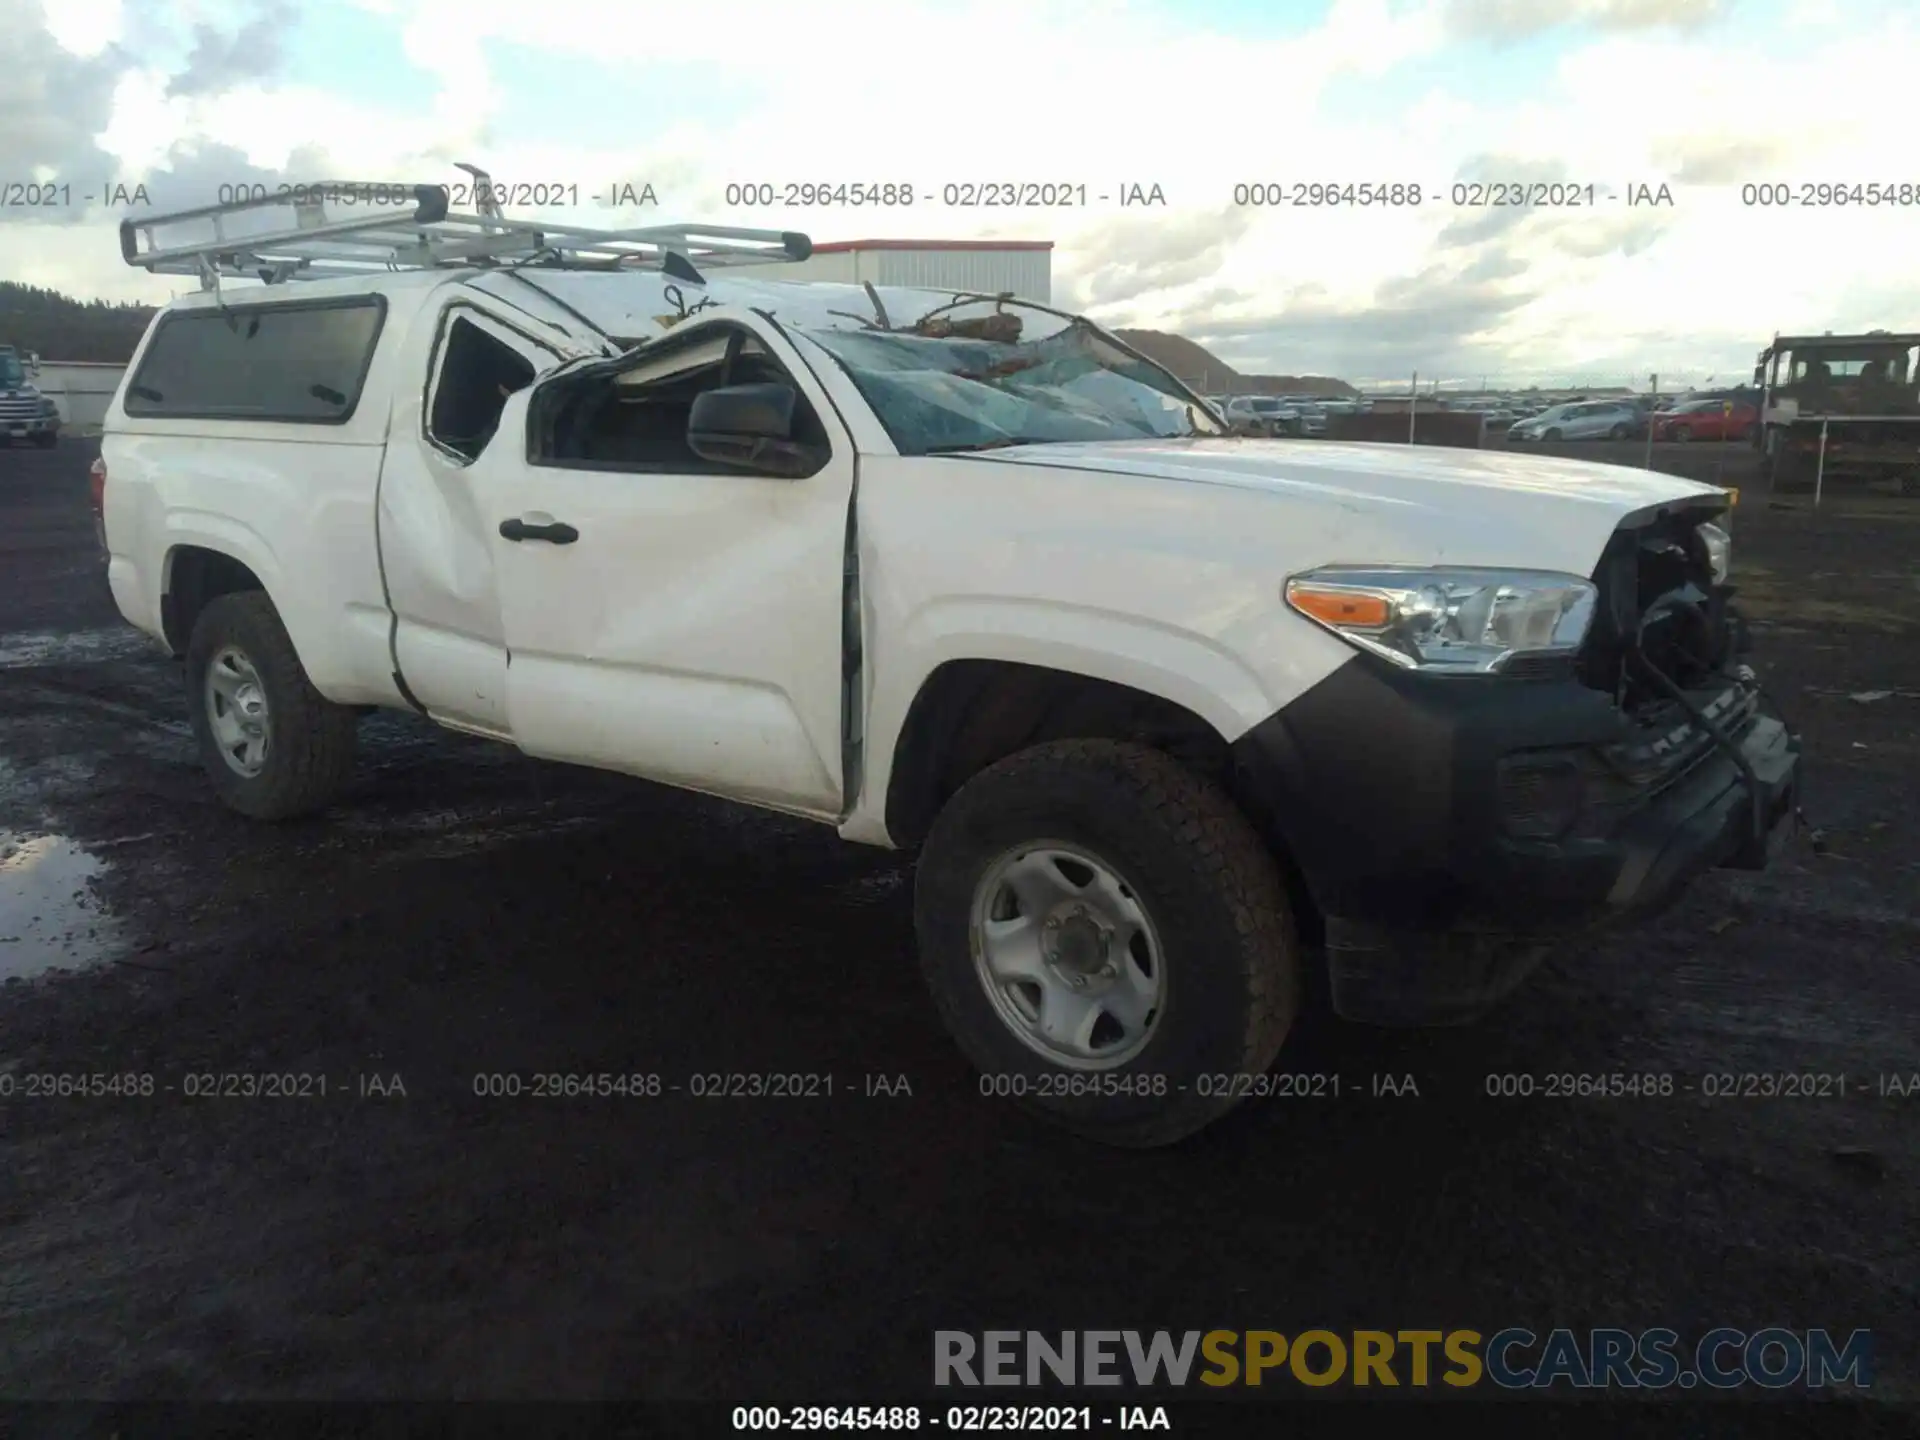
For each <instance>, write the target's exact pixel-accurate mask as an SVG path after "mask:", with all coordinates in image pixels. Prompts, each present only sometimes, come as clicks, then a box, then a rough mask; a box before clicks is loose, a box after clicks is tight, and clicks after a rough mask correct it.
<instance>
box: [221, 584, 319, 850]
mask: <svg viewBox="0 0 1920 1440" xmlns="http://www.w3.org/2000/svg"><path fill="white" fill-rule="evenodd" d="M186 671H187V677H186V678H187V705H188V708H189V711H190V712H191V714H192V716H193V733H194V738H195V739H196V740H197V741H198V742H199V745H200V761H201V764H202V765H204V766H205V767H206V771H207V775H208V776H209V778H211V779H212V781H213V788H214V790H215V791H216V792H218V794H219V796H220V798H221V799H222V800H223V801H225V802H226V803H227V805H229V806H230V807H232V808H233V809H235V810H237V811H239V812H240V813H241V814H242V815H250V816H252V817H253V818H254V819H256V820H285V819H290V818H292V817H293V816H296V815H307V814H311V813H312V812H314V811H316V810H321V809H324V808H325V807H326V806H327V805H328V804H329V803H330V802H331V801H332V800H333V798H334V797H335V796H336V795H338V794H339V793H340V791H341V790H342V789H343V788H345V786H346V784H347V782H348V780H349V779H350V778H351V777H352V774H353V743H354V729H355V724H356V718H355V715H354V712H353V711H352V710H350V709H348V708H347V707H346V706H343V705H335V704H333V703H332V702H331V701H329V700H327V699H326V698H324V697H323V696H322V695H321V694H320V692H319V691H317V690H315V689H314V688H313V682H312V681H310V680H308V679H307V672H306V671H305V670H304V669H302V668H301V665H300V657H299V655H298V654H296V653H295V652H294V648H293V641H292V640H291V639H289V638H288V636H287V631H286V627H285V626H284V625H282V624H281V623H280V616H279V615H278V614H277V613H276V612H275V611H274V608H273V602H272V601H270V600H269V599H267V597H266V595H265V593H264V592H262V591H259V590H246V591H241V592H238V593H236V594H231V595H222V596H219V597H218V598H216V599H215V600H213V601H212V602H211V603H209V604H208V606H207V608H206V609H205V610H203V611H201V612H200V618H199V620H198V621H197V622H196V623H195V625H194V627H193V638H192V639H191V640H190V641H188V643H187V664H186Z"/></svg>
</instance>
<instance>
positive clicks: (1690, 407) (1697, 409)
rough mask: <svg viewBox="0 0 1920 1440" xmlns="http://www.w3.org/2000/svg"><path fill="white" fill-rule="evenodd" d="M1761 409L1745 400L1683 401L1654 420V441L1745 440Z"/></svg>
mask: <svg viewBox="0 0 1920 1440" xmlns="http://www.w3.org/2000/svg"><path fill="white" fill-rule="evenodd" d="M1759 421H1760V412H1759V410H1757V409H1756V408H1755V407H1754V406H1753V405H1752V404H1750V403H1749V402H1747V401H1744V400H1683V401H1681V402H1679V403H1678V404H1676V405H1675V406H1674V407H1673V408H1672V409H1671V410H1667V411H1664V412H1662V413H1661V414H1660V415H1658V416H1657V417H1655V419H1654V422H1653V438H1654V439H1656V440H1677V441H1684V440H1745V439H1747V438H1748V437H1749V436H1751V435H1752V434H1753V427H1754V426H1755V425H1756V424H1758V423H1759Z"/></svg>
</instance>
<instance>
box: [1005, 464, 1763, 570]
mask: <svg viewBox="0 0 1920 1440" xmlns="http://www.w3.org/2000/svg"><path fill="white" fill-rule="evenodd" d="M978 458H980V459H982V460H994V461H1000V462H1006V463H1012V464H1017V465H1032V466H1035V467H1049V468H1053V467H1059V468H1065V469H1071V470H1091V471H1100V472H1105V473H1109V474H1119V475H1128V476H1137V477H1140V478H1142V479H1158V480H1165V481H1172V482H1175V483H1178V484H1182V485H1214V486H1229V487H1233V488H1234V489H1237V490H1244V491H1256V492H1264V493H1268V494H1272V495H1274V496H1275V497H1277V498H1280V499H1283V500H1290V501H1292V502H1294V504H1295V506H1296V508H1297V510H1298V514H1299V519H1300V521H1301V528H1302V529H1305V528H1309V514H1310V513H1311V514H1312V515H1314V516H1315V517H1317V518H1316V519H1314V520H1313V521H1312V523H1311V527H1310V528H1314V529H1318V530H1319V531H1321V532H1322V534H1323V535H1325V536H1326V537H1327V539H1328V540H1329V541H1333V540H1336V539H1338V540H1341V541H1342V542H1343V543H1342V546H1341V548H1342V549H1343V550H1344V549H1347V548H1351V549H1352V550H1353V552H1354V553H1352V554H1347V555H1341V556H1333V555H1328V556H1326V557H1325V558H1326V559H1327V560H1329V561H1331V560H1333V559H1336V558H1340V559H1350V560H1356V561H1366V562H1377V563H1382V564H1461V565H1503V566H1551V567H1554V568H1557V569H1561V570H1565V571H1567V572H1569V573H1575V574H1587V573H1589V572H1590V570H1591V568H1592V566H1593V565H1594V564H1596V563H1597V562H1598V560H1599V555H1600V551H1601V549H1602V548H1603V547H1604V546H1605V544H1606V541H1607V538H1608V537H1609V536H1610V535H1611V534H1612V533H1613V531H1614V530H1615V528H1616V527H1618V526H1619V525H1620V523H1621V522H1622V521H1623V520H1626V519H1627V518H1628V517H1629V516H1636V515H1639V514H1641V513H1643V512H1648V511H1652V510H1656V509H1659V508H1664V507H1666V506H1670V505H1673V504H1676V503H1678V504H1682V505H1686V506H1688V507H1689V508H1692V507H1693V506H1700V507H1702V513H1703V518H1704V516H1705V514H1707V513H1711V511H1712V509H1714V508H1715V507H1716V506H1723V505H1724V503H1725V499H1726V492H1725V491H1723V490H1720V489H1717V488H1716V487H1714V486H1711V485H1703V484H1700V483H1698V482H1696V481H1692V480H1683V479H1680V478H1679V477H1677V476H1673V475H1662V474H1658V473H1656V472H1653V471H1648V470H1635V469H1631V468H1629V467H1627V466H1624V465H1601V464H1596V463H1594V462H1592V461H1587V460H1565V459H1559V458H1556V457H1553V456H1546V455H1531V454H1511V453H1505V452H1501V451H1486V450H1458V449H1450V448H1445V447H1441V446H1424V445H1388V444H1353V443H1342V442H1338V441H1323V440H1249V439H1229V438H1220V439H1200V440H1163V441H1154V440H1123V441H1095V442H1087V443H1079V444H1058V445H1023V446H1016V447H1010V448H1008V449H1005V450H993V451H988V452H984V453H982V454H980V455H979V457H978ZM1346 542H1350V546H1349V544H1348V543H1346ZM1389 552H1397V553H1389Z"/></svg>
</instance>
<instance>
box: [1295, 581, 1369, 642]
mask: <svg viewBox="0 0 1920 1440" xmlns="http://www.w3.org/2000/svg"><path fill="white" fill-rule="evenodd" d="M1287 603H1288V604H1289V605H1291V606H1293V608H1294V609H1296V610H1298V611H1299V612H1300V613H1301V614H1303V615H1307V616H1311V617H1312V618H1313V619H1315V620H1318V621H1319V622H1320V623H1321V624H1322V625H1338V626H1354V627H1357V628H1359V629H1363V630H1377V629H1379V628H1381V627H1382V626H1385V625H1386V624H1388V623H1389V622H1390V621H1391V620H1392V619H1393V606H1392V604H1391V603H1390V602H1389V601H1388V600H1387V598H1386V597H1385V596H1384V595H1375V594H1373V593H1371V592H1369V591H1365V590H1349V589H1346V588H1345V587H1342V586H1338V585H1310V584H1301V583H1298V582H1294V583H1290V584H1289V585H1288V586H1287Z"/></svg>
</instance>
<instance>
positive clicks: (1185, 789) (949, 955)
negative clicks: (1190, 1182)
mask: <svg viewBox="0 0 1920 1440" xmlns="http://www.w3.org/2000/svg"><path fill="white" fill-rule="evenodd" d="M914 923H915V928H916V929H917V931H918V932H919V943H920V963H921V968H922V970H923V972H924V973H925V975H926V978H927V983H928V985H929V987H930V988H931V989H932V991H933V997H934V1002H935V1004H936V1005H937V1006H938V1008H939V1011H940V1015H941V1018H942V1019H943V1020H944V1021H945V1022H946V1025H947V1028H948V1029H949V1031H951V1033H952V1034H953V1037H954V1039H955V1041H956V1042H957V1043H958V1044H959V1046H960V1048H961V1050H962V1051H964V1052H965V1053H966V1055H967V1058H968V1059H969V1060H971V1061H972V1062H973V1064H974V1065H975V1066H976V1067H977V1068H978V1069H979V1071H980V1072H981V1090H982V1093H983V1094H985V1095H988V1096H1005V1097H1007V1098H1009V1099H1011V1100H1013V1101H1015V1102H1016V1103H1018V1104H1020V1105H1022V1106H1024V1107H1025V1108H1027V1109H1028V1110H1030V1111H1033V1112H1035V1113H1037V1114H1039V1115H1041V1116H1042V1117H1043V1118H1045V1119H1047V1120H1050V1121H1052V1122H1053V1123H1055V1124H1058V1125H1061V1126H1063V1127H1064V1128H1066V1129H1068V1130H1071V1131H1073V1132H1075V1133H1077V1134H1080V1135H1083V1136H1086V1137H1087V1138H1090V1139H1094V1140H1099V1141H1102V1142H1105V1143H1107V1144H1113V1145H1123V1146H1131V1147H1148V1146H1155V1145H1167V1144H1171V1143H1173V1142H1174V1141H1177V1140H1180V1139H1183V1138H1185V1137H1186V1136H1188V1135H1191V1134H1193V1133H1194V1132H1195V1131H1197V1130H1199V1129H1201V1128H1202V1127H1204V1126H1206V1125H1208V1124H1210V1123H1211V1122H1212V1121H1214V1120H1215V1119H1217V1118H1219V1117H1220V1116H1221V1115H1223V1114H1225V1113H1226V1111H1228V1110H1229V1109H1231V1108H1232V1107H1233V1105H1234V1104H1235V1103H1236V1101H1237V1100H1238V1099H1239V1098H1240V1097H1241V1096H1242V1095H1244V1094H1245V1093H1246V1090H1247V1088H1248V1086H1249V1084H1250V1083H1252V1082H1250V1081H1247V1080H1240V1079H1238V1077H1243V1076H1246V1077H1257V1076H1259V1075H1262V1074H1264V1073H1265V1072H1266V1070H1267V1068H1268V1067H1269V1066H1270V1065H1271V1064H1272V1063H1273V1060H1274V1057H1275V1056H1276V1055H1277V1054H1278V1053H1279V1050H1280V1046H1281V1042H1282V1041H1283V1040H1284V1039H1285V1038H1286V1034H1287V1031H1288V1029H1289V1028H1290V1027H1291V1025H1292V1023H1293V1018H1294V1015H1295V1013H1296V1011H1297V1010H1298V1007H1299V994H1300V965H1299V960H1298V952H1297V945H1296V940H1295V935H1294V927H1293V920H1292V915H1291V913H1290V911H1289V909H1288V906H1287V898H1286V893H1285V890H1284V888H1283V887H1282V883H1281V879H1280V873H1279V870H1278V868H1277V866H1276V865H1275V864H1274V861H1273V857H1272V856H1271V855H1270V854H1269V853H1268V851H1267V849H1266V846H1265V845H1264V843H1263V842H1262V841H1261V839H1260V837H1259V835H1258V834H1257V833H1256V832H1255V830H1254V828H1253V826H1252V825H1251V824H1250V823H1249V822H1248V821H1247V819H1246V817H1245V816H1244V815H1242V814H1241V812H1240V811H1239V809H1238V808H1236V807H1235V805H1234V804H1233V802H1232V801H1231V800H1230V799H1229V798H1228V797H1227V796H1226V794H1225V793H1224V792H1223V791H1221V790H1220V789H1219V788H1218V787H1217V786H1215V785H1212V784H1210V783H1209V782H1207V781H1206V780H1204V779H1202V778H1201V777H1199V776H1198V775H1196V774H1194V773H1193V772H1192V771H1190V770H1188V769H1187V768H1186V767H1184V766H1182V765H1180V764H1179V763H1177V762H1176V761H1174V760H1171V759H1169V758H1168V757H1167V756H1165V755H1162V754H1160V753H1159V752H1158V751H1155V750H1151V749H1148V748H1147V747H1145V746H1140V745H1129V744H1120V743H1116V742H1111V741H1099V740H1061V741H1054V742H1051V743H1048V744H1044V745H1038V746H1035V747H1034V748H1032V749H1030V750H1024V751H1022V752H1020V753H1019V754H1017V755H1014V756H1012V757H1010V758H1009V759H1006V760H1003V761H1001V762H1000V763H999V764H997V765H993V766H990V767H989V768H988V769H986V770H983V771H982V772H981V773H980V774H978V775H976V776H974V777H973V778H972V779H971V780H969V781H968V782H967V783H966V784H965V785H964V786H962V787H961V789H960V791H959V792H958V793H957V794H956V795H955V796H954V797H953V798H952V799H951V800H950V801H949V802H948V803H947V805H946V808H945V809H944V810H942V811H941V813H940V816H939V818H938V819H937V820H936V821H935V823H934V826H933V830H932V833H931V834H930V835H929V836H928V837H927V841H926V844H925V846H924V847H923V849H922V852H921V857H920V865H919V870H918V874H917V876H916V879H915V886H914Z"/></svg>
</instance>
